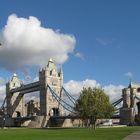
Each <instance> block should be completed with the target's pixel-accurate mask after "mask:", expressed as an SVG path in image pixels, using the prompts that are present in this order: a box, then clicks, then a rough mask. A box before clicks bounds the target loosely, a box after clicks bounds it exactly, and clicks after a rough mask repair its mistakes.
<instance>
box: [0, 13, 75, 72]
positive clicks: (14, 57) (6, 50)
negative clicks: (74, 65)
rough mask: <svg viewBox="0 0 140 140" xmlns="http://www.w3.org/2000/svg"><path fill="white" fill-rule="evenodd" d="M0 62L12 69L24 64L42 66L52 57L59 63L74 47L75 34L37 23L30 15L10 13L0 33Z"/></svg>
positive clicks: (65, 58)
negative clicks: (21, 15) (23, 15)
mask: <svg viewBox="0 0 140 140" xmlns="http://www.w3.org/2000/svg"><path fill="white" fill-rule="evenodd" d="M1 43H2V46H0V65H1V66H2V67H5V68H7V69H10V70H15V69H17V68H20V67H22V66H24V65H41V66H42V65H45V64H46V62H47V60H48V59H49V58H50V57H52V58H53V59H54V60H55V61H56V63H59V64H62V63H64V62H65V61H66V60H67V59H68V54H69V53H71V52H73V50H74V48H75V43H76V40H75V37H74V36H73V35H68V34H63V33H61V32H59V31H55V30H53V29H51V28H45V27H42V26H41V22H40V21H39V20H38V19H37V18H36V17H33V16H30V17H29V18H28V19H27V18H20V17H17V16H16V15H15V14H12V15H10V16H9V17H8V20H7V24H6V25H5V27H4V28H3V30H2V33H1Z"/></svg>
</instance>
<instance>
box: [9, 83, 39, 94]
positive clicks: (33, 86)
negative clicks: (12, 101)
mask: <svg viewBox="0 0 140 140" xmlns="http://www.w3.org/2000/svg"><path fill="white" fill-rule="evenodd" d="M39 90H40V82H39V81H37V82H34V83H30V84H27V85H21V87H17V88H14V89H11V90H10V93H16V92H20V94H26V93H30V92H35V91H39Z"/></svg>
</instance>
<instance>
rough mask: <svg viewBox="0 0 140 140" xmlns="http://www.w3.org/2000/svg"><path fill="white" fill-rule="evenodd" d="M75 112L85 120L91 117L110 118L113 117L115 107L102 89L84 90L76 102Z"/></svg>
mask: <svg viewBox="0 0 140 140" xmlns="http://www.w3.org/2000/svg"><path fill="white" fill-rule="evenodd" d="M74 110H75V111H76V112H77V113H78V114H79V116H81V117H82V118H83V120H84V119H87V118H89V117H91V116H93V117H94V118H95V119H96V118H109V117H111V116H112V115H113V112H114V107H113V106H112V105H111V103H110V102H109V97H108V96H107V95H106V94H105V92H104V90H103V89H101V88H90V87H89V88H83V90H82V91H81V93H80V97H79V99H78V100H77V102H76V105H75V107H74Z"/></svg>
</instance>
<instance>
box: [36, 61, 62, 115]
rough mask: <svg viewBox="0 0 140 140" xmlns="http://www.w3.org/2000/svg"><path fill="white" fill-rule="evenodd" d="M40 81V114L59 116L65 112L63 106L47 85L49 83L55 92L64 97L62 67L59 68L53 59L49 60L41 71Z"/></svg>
mask: <svg viewBox="0 0 140 140" xmlns="http://www.w3.org/2000/svg"><path fill="white" fill-rule="evenodd" d="M39 82H40V114H41V115H43V116H48V115H50V116H59V115H62V114H63V107H62V106H61V105H60V104H59V102H58V101H57V100H55V98H54V97H53V95H52V93H51V92H50V90H49V88H48V86H47V85H49V86H50V87H51V88H52V89H53V90H54V91H55V93H56V94H57V95H58V96H59V97H61V98H63V93H62V92H61V88H62V85H63V71H62V68H61V69H60V70H59V72H58V70H57V67H56V65H55V63H54V62H53V60H52V59H50V60H49V61H48V64H47V65H46V67H45V68H43V69H41V70H40V72H39Z"/></svg>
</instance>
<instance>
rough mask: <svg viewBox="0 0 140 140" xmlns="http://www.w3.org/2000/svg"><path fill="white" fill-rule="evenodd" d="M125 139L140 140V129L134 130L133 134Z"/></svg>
mask: <svg viewBox="0 0 140 140" xmlns="http://www.w3.org/2000/svg"><path fill="white" fill-rule="evenodd" d="M123 140H140V131H137V132H134V133H132V134H131V135H128V136H127V137H125V138H124V139H123Z"/></svg>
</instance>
